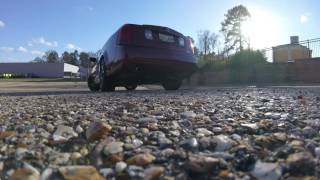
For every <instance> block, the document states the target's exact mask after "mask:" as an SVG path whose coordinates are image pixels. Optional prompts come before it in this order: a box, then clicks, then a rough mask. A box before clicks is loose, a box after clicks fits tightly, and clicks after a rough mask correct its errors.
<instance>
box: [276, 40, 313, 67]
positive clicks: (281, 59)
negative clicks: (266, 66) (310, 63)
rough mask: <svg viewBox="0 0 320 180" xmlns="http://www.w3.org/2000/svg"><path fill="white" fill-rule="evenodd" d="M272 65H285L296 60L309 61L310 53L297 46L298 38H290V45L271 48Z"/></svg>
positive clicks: (299, 45) (306, 49) (308, 50)
mask: <svg viewBox="0 0 320 180" xmlns="http://www.w3.org/2000/svg"><path fill="white" fill-rule="evenodd" d="M272 50H273V62H274V63H287V62H294V61H297V60H306V59H311V58H312V57H311V55H312V51H311V50H310V49H309V48H308V47H306V46H303V45H301V44H299V37H297V36H292V37H291V43H290V44H285V45H280V46H276V47H273V48H272Z"/></svg>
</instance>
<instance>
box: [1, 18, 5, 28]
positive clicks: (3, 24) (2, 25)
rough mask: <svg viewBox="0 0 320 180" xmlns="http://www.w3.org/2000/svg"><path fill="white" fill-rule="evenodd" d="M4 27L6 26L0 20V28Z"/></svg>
mask: <svg viewBox="0 0 320 180" xmlns="http://www.w3.org/2000/svg"><path fill="white" fill-rule="evenodd" d="M5 26H6V24H5V23H4V22H3V21H1V20H0V28H2V27H5Z"/></svg>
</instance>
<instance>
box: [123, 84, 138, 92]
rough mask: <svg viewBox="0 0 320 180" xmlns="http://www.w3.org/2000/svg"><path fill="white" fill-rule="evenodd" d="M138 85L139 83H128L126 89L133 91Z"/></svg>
mask: <svg viewBox="0 0 320 180" xmlns="http://www.w3.org/2000/svg"><path fill="white" fill-rule="evenodd" d="M137 87H138V85H127V86H125V88H126V90H128V91H133V90H135V89H136V88H137Z"/></svg>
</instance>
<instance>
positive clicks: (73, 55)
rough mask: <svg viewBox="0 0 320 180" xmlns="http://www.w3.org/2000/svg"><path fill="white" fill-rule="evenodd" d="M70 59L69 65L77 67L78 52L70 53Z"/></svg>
mask: <svg viewBox="0 0 320 180" xmlns="http://www.w3.org/2000/svg"><path fill="white" fill-rule="evenodd" d="M70 57H71V61H70V64H73V65H75V66H78V65H79V61H78V57H79V53H78V51H77V50H75V51H74V52H72V53H70Z"/></svg>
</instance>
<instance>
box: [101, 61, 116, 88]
mask: <svg viewBox="0 0 320 180" xmlns="http://www.w3.org/2000/svg"><path fill="white" fill-rule="evenodd" d="M99 68H100V70H99V79H100V83H99V85H100V91H101V92H112V91H114V90H115V87H114V85H113V83H112V79H111V78H110V77H108V76H107V74H106V66H105V64H104V62H103V61H101V63H100V66H99Z"/></svg>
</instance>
